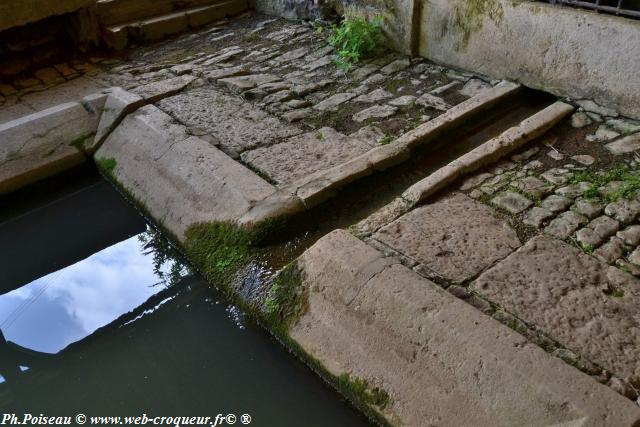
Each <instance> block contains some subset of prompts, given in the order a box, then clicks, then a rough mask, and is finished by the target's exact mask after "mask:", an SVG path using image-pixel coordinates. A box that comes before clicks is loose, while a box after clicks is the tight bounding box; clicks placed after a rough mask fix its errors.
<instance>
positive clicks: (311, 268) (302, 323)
mask: <svg viewBox="0 0 640 427" xmlns="http://www.w3.org/2000/svg"><path fill="white" fill-rule="evenodd" d="M296 266H297V268H298V269H299V271H300V274H299V276H296V275H289V277H294V276H295V277H299V278H300V279H299V281H298V282H297V284H292V283H294V282H295V280H294V281H293V282H292V283H289V285H291V286H301V287H302V288H301V289H300V288H297V289H296V294H297V295H303V298H304V299H305V300H304V301H299V304H300V305H301V307H304V308H303V309H300V311H296V309H295V308H292V309H291V310H289V311H287V312H290V313H302V314H301V315H300V317H299V318H298V319H297V320H292V321H291V322H292V325H291V326H290V327H289V328H288V335H289V336H288V337H286V339H287V340H290V342H293V343H295V345H296V346H298V348H300V349H301V350H302V351H303V352H304V354H305V355H306V356H305V357H308V358H309V359H310V360H312V361H313V363H314V365H315V366H316V367H319V368H320V370H321V371H322V370H324V372H325V373H326V374H328V375H327V378H329V379H330V380H331V381H333V382H334V384H335V385H336V386H337V387H338V388H339V389H340V390H342V391H343V392H345V394H347V395H351V396H350V397H351V398H352V399H353V400H354V401H355V402H356V403H357V404H359V406H360V407H363V408H364V409H365V410H367V409H368V410H370V413H373V414H375V415H377V416H380V417H383V418H385V419H386V421H388V422H389V424H391V425H407V426H418V425H439V426H463V425H464V426H471V425H473V426H515V425H518V426H551V425H555V426H560V425H562V426H569V425H571V426H578V425H580V426H636V425H638V423H640V408H638V407H637V406H636V405H635V404H634V403H633V402H632V401H630V400H628V399H626V398H625V397H623V396H621V395H619V394H617V393H616V392H614V391H613V390H611V389H610V388H608V387H606V386H604V385H602V384H600V383H598V382H597V381H595V380H594V379H593V378H591V377H589V376H587V375H586V374H584V373H582V372H580V371H578V370H577V369H575V368H574V367H572V366H570V365H568V364H566V363H564V362H563V361H562V360H561V359H559V358H556V357H554V356H552V355H550V354H548V353H546V352H545V351H544V350H542V349H541V348H540V347H538V346H536V345H534V344H532V343H531V342H529V341H528V340H527V339H526V338H524V337H523V336H521V335H520V334H518V333H517V332H515V331H514V330H512V329H510V328H509V327H507V326H505V325H503V324H501V323H499V322H497V321H496V320H494V319H492V318H491V317H489V316H487V315H485V314H483V313H482V312H481V311H479V310H477V309H476V308H474V307H473V306H471V305H469V304H467V303H465V302H464V301H462V300H460V299H458V298H456V297H455V296H453V295H452V294H450V293H448V292H447V291H445V290H444V289H442V288H440V287H439V286H437V285H436V284H434V283H433V282H431V281H429V280H427V279H425V278H423V277H421V276H419V275H418V274H417V273H416V272H414V271H412V270H410V269H409V268H407V267H405V266H403V265H402V264H401V263H400V262H399V261H397V260H395V259H394V258H390V257H385V256H384V255H383V254H382V253H381V252H379V251H377V250H376V249H374V248H372V247H370V246H369V245H367V244H366V243H364V242H362V241H361V240H359V239H358V238H356V237H354V236H353V235H351V234H349V233H347V232H345V231H342V230H337V231H334V232H332V233H330V234H328V235H326V236H325V237H323V238H322V239H320V240H319V241H318V242H317V243H316V244H315V245H313V246H312V247H311V248H309V249H308V250H307V251H306V252H305V253H304V254H303V255H302V256H301V257H300V258H299V259H298V261H297V265H296ZM283 277H286V275H284V274H283ZM285 280H286V279H285ZM285 285H286V284H283V283H282V282H280V286H285Z"/></svg>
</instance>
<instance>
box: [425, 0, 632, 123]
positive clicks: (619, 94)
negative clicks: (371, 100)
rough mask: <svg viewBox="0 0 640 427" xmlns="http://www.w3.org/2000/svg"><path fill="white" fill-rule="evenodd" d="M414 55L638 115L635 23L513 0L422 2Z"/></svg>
mask: <svg viewBox="0 0 640 427" xmlns="http://www.w3.org/2000/svg"><path fill="white" fill-rule="evenodd" d="M419 23H420V29H419V34H420V40H419V53H420V55H422V56H426V57H427V58H429V59H431V60H434V61H437V62H441V63H444V64H447V65H450V66H456V67H460V68H464V69H468V70H473V71H475V72H480V73H484V74H487V75H490V76H492V77H496V78H507V79H511V80H517V81H519V82H521V83H524V84H526V85H528V86H532V87H537V88H541V89H544V90H547V91H549V92H552V93H555V94H558V95H563V96H569V97H572V98H589V99H594V100H596V101H597V102H599V103H601V104H603V105H606V106H608V107H612V108H615V109H617V110H618V111H620V112H622V113H623V114H626V115H629V116H632V117H636V118H637V117H640V74H639V73H638V66H639V65H640V59H639V58H640V21H636V20H631V19H623V18H618V17H614V16H607V15H602V14H595V13H592V12H587V11H584V10H578V9H571V8H565V7H554V6H551V5H547V4H544V3H537V2H530V1H513V0H476V1H471V0H425V1H424V4H423V6H422V14H421V19H420V20H419Z"/></svg>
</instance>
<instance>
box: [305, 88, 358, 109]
mask: <svg viewBox="0 0 640 427" xmlns="http://www.w3.org/2000/svg"><path fill="white" fill-rule="evenodd" d="M355 96H356V94H355V93H351V92H346V93H337V94H335V95H332V96H330V97H329V98H327V99H325V100H324V101H322V102H319V103H317V104H316V105H314V107H313V108H314V109H316V110H318V111H335V110H336V109H337V108H338V107H339V106H340V105H341V104H344V103H345V102H347V101H349V100H350V99H353V98H354V97H355Z"/></svg>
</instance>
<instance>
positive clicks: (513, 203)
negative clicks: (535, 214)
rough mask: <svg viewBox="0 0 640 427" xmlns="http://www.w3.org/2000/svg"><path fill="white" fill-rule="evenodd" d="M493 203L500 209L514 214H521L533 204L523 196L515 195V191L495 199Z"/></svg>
mask: <svg viewBox="0 0 640 427" xmlns="http://www.w3.org/2000/svg"><path fill="white" fill-rule="evenodd" d="M491 203H493V204H494V205H496V206H498V207H499V208H502V209H504V210H506V211H508V212H511V213H512V214H517V213H520V212H522V211H523V210H525V209H527V208H528V207H529V206H531V205H532V204H533V202H532V201H531V200H529V199H527V198H526V197H524V196H523V195H522V194H518V193H514V192H513V191H508V192H506V193H503V194H500V195H498V196H496V197H494V198H493V199H492V200H491Z"/></svg>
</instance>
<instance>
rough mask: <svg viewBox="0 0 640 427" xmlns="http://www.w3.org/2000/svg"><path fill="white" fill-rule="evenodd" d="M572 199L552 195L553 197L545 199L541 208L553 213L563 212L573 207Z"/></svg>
mask: <svg viewBox="0 0 640 427" xmlns="http://www.w3.org/2000/svg"><path fill="white" fill-rule="evenodd" d="M571 202H572V200H571V199H568V198H566V197H563V196H558V195H556V194H552V195H551V196H549V197H547V198H546V199H544V200H543V201H542V202H541V203H540V206H541V207H543V208H545V209H548V210H550V211H551V212H562V211H564V210H566V209H567V208H568V207H569V206H571Z"/></svg>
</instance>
